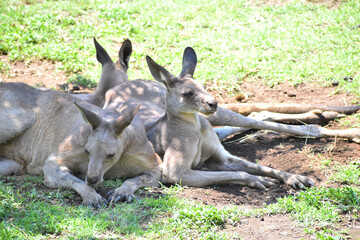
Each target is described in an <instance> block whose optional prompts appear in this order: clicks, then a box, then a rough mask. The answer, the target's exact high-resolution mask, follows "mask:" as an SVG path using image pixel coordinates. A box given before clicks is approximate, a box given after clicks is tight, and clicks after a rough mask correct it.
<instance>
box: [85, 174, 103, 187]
mask: <svg viewBox="0 0 360 240" xmlns="http://www.w3.org/2000/svg"><path fill="white" fill-rule="evenodd" d="M85 181H86V184H87V185H89V186H95V185H97V184H99V183H100V178H99V177H98V176H94V177H89V176H86V178H85Z"/></svg>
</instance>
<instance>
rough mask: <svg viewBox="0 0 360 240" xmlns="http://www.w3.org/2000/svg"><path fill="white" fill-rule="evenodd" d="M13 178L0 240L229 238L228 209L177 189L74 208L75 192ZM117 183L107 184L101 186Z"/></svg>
mask: <svg viewBox="0 0 360 240" xmlns="http://www.w3.org/2000/svg"><path fill="white" fill-rule="evenodd" d="M14 180H15V178H13V177H2V178H1V179H0V199H1V200H0V219H1V222H0V239H13V238H18V239H44V238H49V237H56V236H61V237H63V238H70V239H98V238H99V239H103V238H105V239H107V238H112V239H120V238H121V239H134V238H141V237H144V236H147V237H148V238H156V239H159V238H162V239H164V238H167V239H186V238H188V237H189V236H192V237H194V238H197V239H228V236H227V235H226V233H221V232H220V233H219V232H218V231H219V229H222V226H223V224H224V223H225V222H226V218H227V216H228V215H227V210H219V209H217V208H215V207H213V206H205V205H201V204H200V205H197V204H194V203H191V202H187V201H185V200H180V199H177V198H175V197H174V194H173V193H174V192H176V191H179V189H178V187H177V186H174V187H173V188H170V189H168V188H167V189H164V190H163V191H164V192H165V194H162V195H160V196H158V197H156V198H140V199H138V200H137V201H135V202H134V203H132V204H121V203H120V204H115V205H112V206H111V207H110V208H103V209H99V210H94V209H92V208H90V207H85V206H81V205H80V206H77V205H73V204H71V199H72V198H74V194H75V193H74V192H72V191H69V190H50V191H49V190H47V191H39V190H38V189H39V187H40V186H41V183H40V182H41V181H42V178H41V177H26V178H24V179H22V180H20V181H16V185H15V183H14V182H15V181H14ZM118 183H119V182H118V181H107V182H105V184H103V185H104V186H102V187H108V186H115V185H117V184H118Z"/></svg>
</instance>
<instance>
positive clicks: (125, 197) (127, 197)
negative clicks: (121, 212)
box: [107, 192, 136, 204]
mask: <svg viewBox="0 0 360 240" xmlns="http://www.w3.org/2000/svg"><path fill="white" fill-rule="evenodd" d="M134 199H136V197H135V196H134V195H133V194H116V192H114V193H112V194H111V196H110V197H109V198H108V200H107V202H108V203H109V204H112V203H117V202H126V203H131V202H133V201H134Z"/></svg>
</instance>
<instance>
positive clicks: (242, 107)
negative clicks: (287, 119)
mask: <svg viewBox="0 0 360 240" xmlns="http://www.w3.org/2000/svg"><path fill="white" fill-rule="evenodd" d="M219 106H221V107H223V108H226V109H229V110H231V111H233V112H236V113H240V114H242V115H245V116H247V115H249V114H250V113H253V112H261V111H268V112H276V113H288V114H294V113H306V112H309V111H312V110H314V109H319V110H321V111H331V112H338V113H342V114H352V113H355V112H357V111H359V110H360V105H354V106H326V105H304V104H295V103H234V104H220V105H219Z"/></svg>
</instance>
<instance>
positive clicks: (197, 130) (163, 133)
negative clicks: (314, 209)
mask: <svg viewBox="0 0 360 240" xmlns="http://www.w3.org/2000/svg"><path fill="white" fill-rule="evenodd" d="M184 59H185V60H184V64H183V69H182V72H181V74H180V76H179V77H175V76H174V75H172V74H171V73H169V72H168V71H167V70H166V69H165V68H163V67H161V66H160V65H158V64H157V63H155V62H154V61H153V60H152V59H151V58H150V57H147V58H146V60H147V63H148V66H149V68H150V71H151V74H152V75H153V77H154V78H155V80H157V81H158V82H160V83H162V84H164V85H165V87H166V94H165V99H164V100H165V104H164V105H165V114H162V113H161V112H158V109H159V105H158V103H155V104H151V103H150V101H151V100H150V99H149V98H148V97H146V98H145V100H144V101H140V102H141V107H140V109H139V112H138V116H139V118H141V119H142V120H143V121H144V123H145V125H146V128H147V132H148V138H149V140H150V141H151V142H152V143H153V145H154V148H155V151H156V152H157V153H158V154H159V155H160V156H161V157H162V159H163V170H162V171H163V172H162V179H161V182H163V183H181V184H183V185H187V186H206V185H211V184H218V183H237V184H241V185H247V186H251V187H256V188H262V189H264V188H267V187H270V186H272V185H274V184H275V183H276V182H278V181H280V182H283V183H286V184H288V185H291V186H292V187H293V188H302V187H304V186H307V187H309V186H312V185H313V184H314V183H313V181H312V180H311V179H310V178H308V177H305V176H301V175H296V174H290V173H286V172H283V171H279V170H276V169H272V168H269V167H265V166H261V165H258V164H254V163H251V162H248V161H245V160H243V159H240V158H238V157H236V156H233V155H231V154H230V153H229V152H227V151H226V150H225V149H224V147H223V146H222V145H221V143H220V141H219V139H218V137H217V135H216V133H215V131H214V129H213V128H212V126H211V125H210V123H209V122H208V121H207V120H206V119H205V118H204V117H202V116H200V115H199V113H201V114H204V115H210V114H213V113H214V112H216V110H217V101H216V100H215V99H214V98H213V97H212V96H211V95H210V94H209V93H207V92H206V91H205V90H204V88H203V86H202V85H201V84H200V83H199V82H197V81H195V80H194V79H193V73H194V69H195V62H196V61H195V59H196V55H195V52H194V50H193V49H192V48H186V49H185V52H184ZM127 89H128V83H124V84H120V85H118V86H116V87H115V88H113V89H111V90H109V91H108V93H107V95H106V103H105V106H111V105H112V104H116V103H117V102H121V101H123V99H122V96H123V94H124V92H126V91H127ZM157 97H159V96H157ZM157 100H158V99H157V98H154V101H155V102H156V101H157ZM152 112H155V113H157V115H156V116H157V118H149V117H148V116H150V115H151V113H152ZM203 166H206V167H207V168H209V169H211V171H201V170H198V169H199V168H200V167H203ZM268 177H270V178H268Z"/></svg>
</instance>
